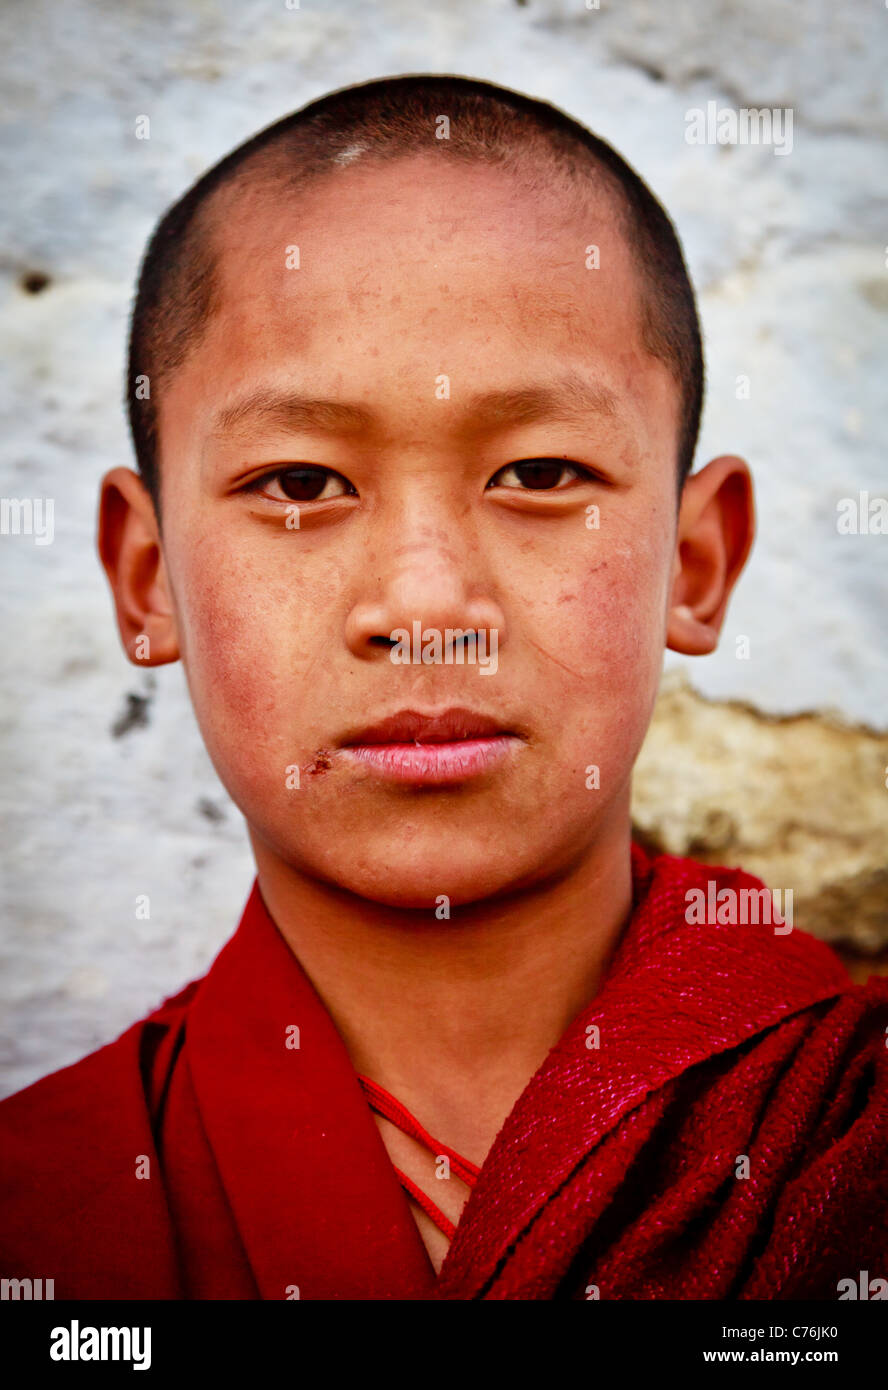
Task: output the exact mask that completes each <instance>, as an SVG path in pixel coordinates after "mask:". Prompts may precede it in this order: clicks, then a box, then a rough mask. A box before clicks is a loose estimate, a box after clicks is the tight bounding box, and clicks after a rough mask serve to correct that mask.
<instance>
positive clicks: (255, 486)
mask: <svg viewBox="0 0 888 1390" xmlns="http://www.w3.org/2000/svg"><path fill="white" fill-rule="evenodd" d="M531 463H542V464H557V465H558V467H559V468H560V469H562V470H564V469H570V470H571V471H572V472H573V473H574V474H575V475H576V476H575V479H573V480H572V481H577V482H595V481H596V474H594V473H593V472H592V471H591V470H590V469H588V468H585V467H584V466H583V465H582V464H581V463H574V462H573V460H571V459H559V458H550V457H548V456H547V455H540V456H535V457H532V458H524V459H516V460H515V461H514V462H513V463H507V464H504V465H503V467H502V468H498V469H497V471H496V473H494V474H493V477H492V478H491V480H490V482H489V483H488V484H487V487H486V488H485V491H487V490H488V489H490V488H491V487H492V486H494V479H496V478H497V477H498V476H499V475H500V474H501V473H507V472H508V471H509V469H513V468H520V467H522V466H523V465H526V464H531ZM287 473H310V474H315V475H326V481H329V480H330V479H331V478H336V479H338V480H339V481H340V482H341V483H342V484H343V485H344V487H345V488H346V491H345V492H343V493H337V494H336V495H337V496H345V497H356V496H357V489H356V488H355V487H354V486H353V484H352V483H350V482H349V481H348V479H347V478H345V477H343V475H342V474H341V473H337V472H336V470H335V469H334V468H326V467H324V466H323V465H322V464H304V465H294V466H292V467H290V468H278V469H275V471H274V472H272V473H265V474H263V475H262V477H261V478H255V479H254V480H253V481H252V482H251V483H248V484H246V486H245V487H244V488H243V491H244V492H260V491H261V489H262V488H263V487H264V486H265V485H267V484H268V483H269V482H276V481H277V480H278V479H280V478H282V477H283V476H285V475H286V474H287ZM326 481H325V483H324V487H326ZM281 490H282V491H283V488H282V489H281ZM323 490H324V489H323V488H322V489H321V491H323ZM509 491H511V492H527V493H534V492H535V493H543V494H546V493H552V492H564V491H566V488H565V487H564V486H559V487H549V488H532V487H517V486H513V485H510V486H509ZM272 500H274V501H278V500H279V499H277V498H274V499H272ZM284 500H285V501H287V502H291V503H295V502H297V501H298V499H297V498H288V497H286V496H285V499H284ZM322 500H323V501H329V500H331V499H329V498H319V497H312V498H308V499H304V500H303V501H302V503H301V505H303V506H307V505H308V504H309V502H318V501H322Z"/></svg>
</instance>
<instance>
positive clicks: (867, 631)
mask: <svg viewBox="0 0 888 1390" xmlns="http://www.w3.org/2000/svg"><path fill="white" fill-rule="evenodd" d="M0 28H2V33H0V39H2V42H0V71H2V81H3V88H4V93H5V97H4V102H3V106H2V112H0V155H2V159H3V163H4V166H5V167H4V186H5V188H6V189H7V190H8V193H7V197H6V198H5V199H4V200H3V202H2V206H0V233H2V235H0V246H2V248H3V249H2V253H0V255H2V259H0V295H2V300H3V327H2V330H0V332H2V339H0V344H2V351H3V356H4V359H5V370H4V376H3V384H2V390H0V411H2V415H3V427H2V463H0V469H2V473H0V492H2V495H3V496H5V497H22V496H25V497H52V498H53V499H54V501H55V539H54V542H53V544H52V545H51V546H37V545H35V544H34V543H33V539H32V538H29V537H24V536H2V537H0V564H2V567H3V585H4V599H5V602H4V605H3V616H2V623H3V627H2V633H0V640H2V643H3V652H4V655H5V657H6V660H5V662H4V663H3V671H2V675H0V735H2V750H0V756H2V764H3V785H2V816H3V829H2V833H3V860H2V871H3V885H2V909H3V934H2V943H3V945H2V949H3V953H4V969H3V976H2V1005H3V1010H4V1013H3V1019H2V1026H0V1031H2V1037H3V1039H4V1040H5V1043H4V1046H5V1049H6V1055H5V1056H4V1057H3V1059H2V1066H3V1072H2V1078H0V1086H2V1089H3V1090H5V1091H9V1090H12V1089H15V1088H17V1087H19V1086H21V1085H24V1084H25V1083H26V1082H28V1081H30V1080H32V1079H33V1078H35V1077H36V1076H38V1075H40V1074H41V1073H43V1072H45V1071H48V1070H51V1069H52V1068H54V1067H56V1066H59V1065H62V1064H63V1063H65V1062H68V1061H71V1060H73V1059H74V1058H76V1057H78V1056H80V1055H81V1054H82V1053H84V1052H85V1051H87V1050H88V1049H89V1048H91V1047H93V1046H95V1045H97V1044H98V1043H100V1042H103V1041H106V1040H108V1039H110V1038H112V1037H113V1036H115V1035H116V1034H117V1033H118V1032H119V1031H120V1030H121V1029H122V1028H123V1027H125V1026H126V1025H127V1024H128V1023H129V1022H130V1021H132V1020H133V1019H134V1018H136V1017H137V1016H139V1015H140V1014H142V1013H144V1012H145V1011H147V1009H148V1008H149V1007H151V1006H153V1005H154V1004H155V1003H156V1002H157V1001H158V999H159V998H160V997H161V996H162V995H163V994H165V993H169V992H171V991H172V990H173V989H174V988H176V987H178V986H179V985H181V984H182V983H183V982H184V981H185V980H186V979H188V978H190V977H192V976H194V975H196V974H198V973H200V972H201V971H202V970H203V969H204V968H205V966H206V965H207V964H208V962H209V960H210V959H211V958H212V956H213V954H214V953H215V951H216V950H217V949H218V947H219V946H220V945H221V943H222V941H223V940H224V939H225V937H226V936H227V935H229V934H230V932H231V930H232V929H233V927H234V925H235V923H236V920H237V916H238V913H239V910H240V907H241V904H242V901H243V899H244V897H245V894H246V892H247V889H248V886H249V882H250V879H251V863H250V858H249V854H248V850H247V845H246V840H245V836H244V833H243V829H242V826H241V824H240V822H239V818H238V816H237V813H236V812H235V810H234V808H233V807H232V806H231V805H230V803H229V802H228V800H227V798H226V796H225V794H224V792H223V791H222V790H221V788H220V786H219V784H218V782H217V780H216V778H215V775H214V773H213V771H212V769H211V767H210V765H209V762H208V759H207V757H206V755H205V753H204V752H203V749H202V747H201V744H200V741H199V738H198V735H197V732H196V729H195V727H194V724H193V720H192V718H191V716H190V712H189V708H188V703H187V695H186V692H185V687H184V682H183V681H182V678H181V673H180V672H179V671H178V670H173V669H169V668H166V669H163V670H159V671H157V672H156V673H155V674H154V675H153V676H149V675H147V674H145V673H139V672H136V671H134V670H133V669H132V668H130V667H128V666H127V664H126V662H125V660H124V658H123V656H122V654H121V652H120V650H119V648H118V645H117V639H116V635H115V632H114V630H113V627H112V620H111V609H110V603H109V599H108V596H107V594H106V592H105V589H104V580H103V577H102V576H101V574H100V571H99V568H98V564H97V562H96V560H95V557H94V550H93V529H94V520H95V498H96V487H97V483H98V480H99V478H100V476H101V474H102V472H103V471H104V470H105V469H107V468H108V467H111V466H113V465H115V464H117V463H120V462H128V461H129V453H128V444H127V439H126V434H125V429H124V418H123V413H122V410H121V407H120V397H121V390H122V387H121V378H122V362H123V340H124V332H125V320H126V313H127V308H128V302H129V296H130V292H131V286H132V282H133V277H134V274H135V271H136V267H137V262H138V258H139V255H140V253H141V250H142V248H143V245H144V241H145V238H146V237H147V235H148V233H149V231H150V229H151V226H152V224H153V223H154V221H155V220H156V218H157V216H158V215H159V213H160V212H161V211H162V210H163V208H164V207H165V206H167V205H168V204H169V203H170V202H171V201H172V200H173V199H174V198H175V197H176V196H178V194H179V193H180V192H181V191H182V190H183V189H184V188H185V186H187V184H188V183H190V182H191V181H192V180H193V179H194V178H195V177H196V176H197V174H198V173H200V172H201V171H202V170H203V169H204V168H206V167H207V166H208V165H209V164H211V163H213V162H214V161H215V160H216V159H218V158H219V157H220V156H221V155H222V154H223V153H224V152H226V151H227V150H228V149H230V148H231V147H232V146H234V145H235V144H237V143H239V142H240V141H241V140H242V139H244V138H245V137H246V136H248V135H249V134H251V133H252V132H253V131H255V130H256V129H258V128H259V127H261V126H262V125H265V124H267V123H268V122H270V121H271V120H273V119H275V118H277V117H279V116H280V115H282V114H284V113H285V112H286V111H289V110H292V109H293V108H294V107H296V106H298V105H300V104H302V103H303V102H305V101H306V100H308V99H310V98H312V97H314V96H316V95H319V94H320V93H321V92H323V91H325V90H328V89H330V88H331V87H335V86H342V85H345V84H346V83H349V82H352V81H359V80H363V79H367V78H370V77H375V76H380V75H382V74H386V73H397V72H407V71H421V70H429V69H437V70H443V71H448V70H450V71H458V72H462V73H465V74H469V75H474V76H479V77H487V78H490V79H493V80H495V81H501V82H503V83H505V84H506V85H510V86H514V87H517V88H519V89H524V90H526V91H528V92H531V93H533V94H535V95H538V96H541V97H544V98H548V99H550V100H553V101H556V102H557V103H559V104H561V105H563V106H565V107H566V108H567V109H568V110H569V111H571V112H572V113H573V114H574V115H576V116H577V117H579V118H580V119H581V120H583V121H585V122H586V123H587V124H588V125H590V126H591V127H592V128H593V129H595V130H597V131H598V132H599V133H600V134H602V135H603V136H605V138H608V139H610V140H612V141H613V142H614V143H615V144H616V145H617V146H618V147H619V148H620V149H621V150H622V151H623V153H624V154H625V155H626V156H627V157H628V158H629V159H630V160H631V161H632V162H633V163H634V164H635V165H636V167H637V168H638V169H639V170H640V172H641V173H642V174H643V175H644V176H645V177H646V178H648V180H649V181H650V182H651V183H652V185H653V187H654V188H655V190H656V191H657V192H658V193H659V195H660V196H661V197H662V198H663V199H664V201H665V203H666V205H667V207H668V208H669V209H670V210H671V212H672V214H673V216H674V218H675V220H676V222H677V225H678V228H679V231H680V233H681V235H682V237H683V240H684V242H685V246H686V249H687V253H688V257H689V260H690V264H691V269H692V272H693V274H694V276H695V279H696V282H697V285H698V288H699V290H700V295H701V308H702V313H703V319H704V327H705V332H706V338H707V349H708V360H709V396H708V404H707V413H706V422H705V428H704V434H703V439H702V441H701V453H700V458H701V461H704V460H705V459H706V458H708V457H711V456H712V455H714V454H715V453H719V452H725V451H736V452H740V453H743V454H745V455H746V456H747V457H748V458H749V460H750V462H751V464H752V466H753V469H754V472H755V475H756V480H757V488H758V504H759V521H760V531H759V541H758V544H757V547H756V550H755V551H754V553H753V557H752V562H751V568H750V570H749V571H748V574H747V576H746V577H745V578H744V579H743V581H742V583H741V586H740V589H739V591H738V593H737V595H736V599H735V601H734V603H733V605H732V608H731V611H730V614H729V617H728V622H727V626H726V631H725V635H724V641H723V645H722V648H721V650H720V651H719V653H717V654H716V655H714V656H712V657H708V658H705V659H703V660H698V661H679V660H670V661H669V662H668V665H669V666H670V667H673V668H679V673H678V675H677V676H675V675H672V676H670V681H672V682H674V681H676V680H677V681H679V683H678V684H677V685H670V687H669V689H668V691H667V692H666V693H664V697H663V700H662V702H661V705H660V709H659V711H658V714H657V718H656V721H655V724H654V727H653V729H652V731H651V736H650V739H649V742H648V745H647V747H646V750H645V752H644V755H643V758H642V762H641V765H640V768H639V774H638V780H637V796H636V818H637V822H638V824H639V827H640V828H641V829H642V830H643V831H644V833H646V834H647V835H648V836H649V837H650V838H651V839H652V840H655V841H656V842H657V843H660V844H662V845H664V846H665V847H666V848H668V849H671V850H678V851H685V850H690V851H692V852H693V853H695V854H698V855H699V856H700V857H703V858H709V859H712V860H719V859H721V860H726V861H728V862H737V861H742V862H743V863H744V864H745V865H746V867H748V868H749V869H751V870H754V871H757V872H760V873H762V874H763V875H764V876H765V878H766V879H767V880H768V881H769V882H770V883H771V884H772V885H773V886H779V887H787V886H792V887H793V888H794V890H795V894H796V913H795V915H796V921H797V923H799V924H802V921H803V918H804V922H805V924H807V925H809V926H811V927H812V928H813V929H814V930H816V931H818V932H821V933H823V934H824V935H827V936H829V937H832V938H840V937H845V938H847V939H849V940H853V941H855V942H857V943H858V945H859V946H860V947H862V948H866V949H872V948H873V947H874V946H875V945H876V944H877V943H879V942H883V943H884V942H885V940H886V937H888V909H886V891H888V890H886V869H885V865H886V854H885V850H886V810H888V791H886V789H885V770H884V769H885V766H886V764H888V751H886V740H885V731H886V729H888V713H886V704H885V692H886V689H888V680H886V676H888V632H886V557H888V537H884V536H880V535H877V534H869V535H863V534H857V535H842V534H839V532H838V530H837V526H836V516H837V504H838V503H839V501H840V499H842V498H844V497H853V498H855V499H856V498H857V497H858V495H859V493H860V491H861V490H868V491H869V492H870V494H872V495H873V496H875V495H885V493H886V491H888V483H886V467H885V455H884V435H883V433H882V432H881V431H880V428H879V426H880V424H881V423H882V419H883V417H884V407H883V400H884V361H885V347H886V315H888V274H886V251H885V243H886V240H888V234H886V228H885V217H884V203H883V194H884V189H885V186H886V163H885V154H884V150H885V145H884V140H885V127H886V86H885V81H884V72H885V66H886V56H888V12H886V11H885V10H884V8H881V7H879V6H878V5H876V4H872V5H869V4H855V5H841V6H839V5H835V4H834V3H832V0H808V3H806V4H805V5H804V6H799V5H798V4H796V3H793V2H792V0H748V3H744V4H742V5H740V4H736V3H731V0H694V3H691V4H670V5H668V6H667V5H661V4H655V3H650V4H643V3H638V2H637V0H623V3H616V0H614V3H613V4H609V3H608V0H601V9H600V10H597V11H596V10H587V9H586V7H585V4H584V3H583V0H558V2H557V3H556V0H528V3H526V4H522V5H518V4H514V3H507V2H506V0H448V2H447V3H446V4H445V3H440V4H438V3H430V4H425V5H421V6H417V5H415V4H414V3H413V0H377V3H375V4H372V5H368V4H366V3H362V2H361V0H329V3H321V0H317V3H313V0H302V5H301V8H299V9H288V8H287V6H286V5H285V4H284V3H283V0H281V3H279V4H275V3H268V0H238V3H234V0H232V2H231V3H209V2H208V0H153V3H151V4H148V3H136V4H128V5H121V4H120V3H118V0H114V3H110V0H109V2H108V3H103V0H93V3H84V0H66V3H65V4H64V5H58V4H51V3H49V0H33V2H32V3H30V4H28V5H27V6H24V5H23V6H7V7H5V9H4V11H3V14H2V15H0ZM711 100H714V101H716V102H717V103H718V104H719V106H720V107H722V106H733V107H740V106H755V107H764V106H768V107H787V106H788V107H792V109H793V116H794V125H793V147H792V150H791V152H790V153H788V154H786V155H785V156H780V155H777V154H775V152H774V150H773V149H772V148H766V147H752V146H746V147H744V146H741V145H736V146H732V145H725V146H718V145H690V144H688V143H687V142H686V140H685V130H686V120H685V115H686V112H687V111H688V109H689V108H692V107H705V106H706V103H707V102H708V101H711ZM143 114H147V115H149V116H150V119H151V139H150V140H142V141H140V140H137V139H136V138H135V134H134V131H135V122H136V118H137V117H138V116H140V115H143ZM28 277H31V278H30V279H29V278H28ZM739 378H747V379H748V380H747V383H746V387H743V386H739V385H738V379H739ZM744 638H745V639H747V642H746V644H744V642H743V641H742V640H740V641H738V639H744ZM746 650H748V656H743V655H738V652H744V651H746ZM682 673H683V676H682ZM682 678H683V679H684V680H690V681H691V682H692V683H693V690H692V689H690V688H688V687H686V686H684V685H682V684H681V683H680V682H681V679H682ZM694 691H696V692H697V693H696V694H695V693H694ZM737 702H739V703H737ZM805 712H808V713H805ZM799 714H802V715H804V717H802V718H798V719H789V721H788V722H780V721H779V719H775V717H778V716H793V715H799ZM843 723H844V724H847V725H848V726H849V727H847V728H845V727H840V725H841V724H843ZM856 726H861V727H856ZM864 726H865V727H864ZM140 894H148V895H149V897H150V900H151V917H150V920H148V921H139V920H137V918H136V916H135V901H136V898H137V896H138V895H140Z"/></svg>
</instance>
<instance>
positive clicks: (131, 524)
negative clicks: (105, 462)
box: [97, 468, 179, 666]
mask: <svg viewBox="0 0 888 1390" xmlns="http://www.w3.org/2000/svg"><path fill="white" fill-rule="evenodd" d="M97 542H98V551H99V558H100V560H101V562H102V567H103V568H104V571H105V574H106V575H107V576H108V583H109V585H110V586H111V593H112V596H113V598H114V606H115V609H116V612H117V626H118V630H119V632H120V639H121V642H122V643H123V648H124V651H125V652H126V654H127V656H128V657H129V659H130V661H132V662H133V664H134V665H136V666H162V665H164V664H166V663H167V662H170V661H177V660H178V658H179V642H178V635H177V631H176V621H175V615H174V612H173V605H172V602H171V600H170V593H169V584H168V580H167V575H166V568H165V565H164V560H163V548H162V544H161V539H160V532H159V530H158V525H157V519H156V517H155V515H154V505H153V503H152V501H151V498H150V496H149V494H148V491H147V489H146V488H145V485H144V483H143V482H142V480H141V478H139V476H138V475H137V474H136V473H134V472H133V471H132V469H129V468H112V470H111V471H110V473H107V474H106V475H105V477H104V478H103V479H102V489H101V496H100V501H99V523H98V537H97Z"/></svg>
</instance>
